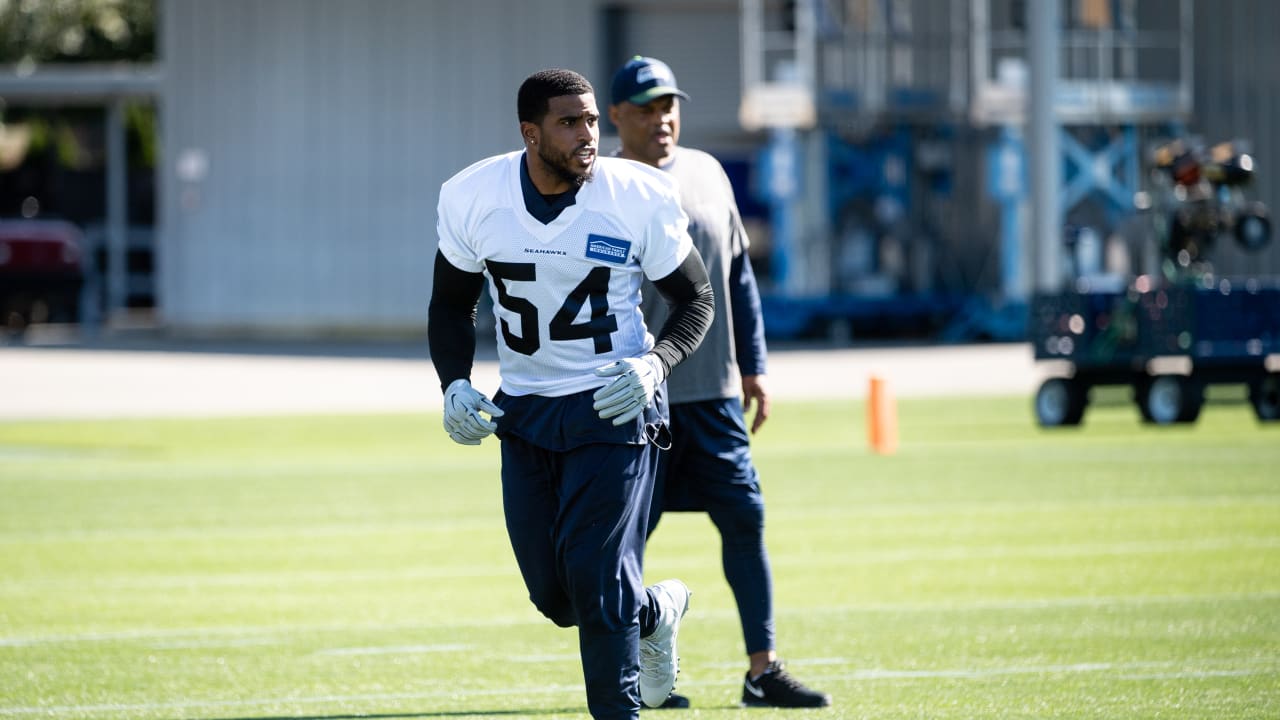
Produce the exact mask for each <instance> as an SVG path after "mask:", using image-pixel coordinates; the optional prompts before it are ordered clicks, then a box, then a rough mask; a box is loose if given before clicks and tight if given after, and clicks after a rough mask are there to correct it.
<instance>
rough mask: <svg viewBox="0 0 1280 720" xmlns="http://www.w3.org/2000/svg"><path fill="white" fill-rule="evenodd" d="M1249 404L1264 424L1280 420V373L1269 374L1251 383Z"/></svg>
mask: <svg viewBox="0 0 1280 720" xmlns="http://www.w3.org/2000/svg"><path fill="white" fill-rule="evenodd" d="M1249 402H1251V403H1253V412H1254V413H1256V414H1257V416H1258V419H1259V420H1261V421H1262V422H1275V421H1277V420H1280V373H1267V374H1266V375H1263V376H1262V377H1261V378H1259V379H1257V380H1254V381H1253V382H1251V383H1249Z"/></svg>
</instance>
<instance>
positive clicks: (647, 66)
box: [609, 55, 689, 105]
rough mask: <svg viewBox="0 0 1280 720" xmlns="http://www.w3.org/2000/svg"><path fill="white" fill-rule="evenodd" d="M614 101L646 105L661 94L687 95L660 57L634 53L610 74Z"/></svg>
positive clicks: (686, 98) (610, 93) (611, 94)
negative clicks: (635, 54) (677, 85)
mask: <svg viewBox="0 0 1280 720" xmlns="http://www.w3.org/2000/svg"><path fill="white" fill-rule="evenodd" d="M609 95H610V97H611V98H612V100H613V104H614V105H617V104H618V103H620V102H622V101H624V100H626V101H629V102H633V103H635V104H636V105H645V104H647V103H649V102H650V101H651V100H654V99H656V98H660V97H662V96H663V95H678V96H680V97H682V98H684V99H685V100H688V99H689V96H688V95H686V94H685V93H683V92H681V90H680V88H678V87H676V76H675V73H672V72H671V68H669V67H667V64H666V63H664V62H662V61H661V60H656V59H654V58H650V57H643V56H641V55H637V56H635V57H634V58H631V60H630V61H629V62H628V63H627V64H626V65H623V66H622V67H620V68H618V72H616V73H614V74H613V84H612V85H611V86H610V88H609Z"/></svg>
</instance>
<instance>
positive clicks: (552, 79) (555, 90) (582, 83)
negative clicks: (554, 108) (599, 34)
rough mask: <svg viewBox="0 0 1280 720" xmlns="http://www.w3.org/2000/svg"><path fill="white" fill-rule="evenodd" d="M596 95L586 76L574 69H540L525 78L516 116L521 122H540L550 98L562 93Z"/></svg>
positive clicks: (517, 101)
mask: <svg viewBox="0 0 1280 720" xmlns="http://www.w3.org/2000/svg"><path fill="white" fill-rule="evenodd" d="M588 94H590V95H595V94H596V91H595V90H594V89H593V88H592V87H591V83H590V82H588V81H587V79H586V78H584V77H582V76H581V75H579V74H578V73H576V72H574V71H572V70H564V69H561V68H551V69H549V70H539V71H538V72H536V73H534V74H532V75H530V76H529V77H527V78H525V81H524V82H523V83H521V85H520V92H519V93H518V94H517V95H516V116H517V117H518V118H519V119H520V122H531V123H534V124H539V123H541V122H542V119H543V118H545V117H546V116H547V110H549V109H550V107H551V104H550V102H549V101H550V100H551V98H553V97H560V96H561V95H588Z"/></svg>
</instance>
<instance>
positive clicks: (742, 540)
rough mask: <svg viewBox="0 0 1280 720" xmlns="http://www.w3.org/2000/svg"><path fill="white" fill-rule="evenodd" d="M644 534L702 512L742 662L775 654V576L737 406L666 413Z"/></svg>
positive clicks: (701, 405)
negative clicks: (669, 519)
mask: <svg viewBox="0 0 1280 720" xmlns="http://www.w3.org/2000/svg"><path fill="white" fill-rule="evenodd" d="M671 438H672V444H671V450H670V451H668V452H664V453H662V456H661V459H660V460H659V462H658V477H657V484H656V489H655V490H654V501H653V509H652V510H651V511H650V513H649V532H650V533H652V532H653V530H654V528H656V527H657V526H658V520H659V519H660V518H661V517H662V513H663V511H664V510H665V511H705V512H706V513H707V514H708V515H709V516H710V517H711V522H712V523H714V524H715V526H716V529H717V530H719V531H720V560H721V563H722V565H723V566H724V577H725V580H727V581H728V583H729V587H730V589H732V590H733V597H734V599H735V600H736V601H737V603H738V615H739V618H740V619H741V622H742V637H743V640H744V641H745V643H746V650H747V654H748V655H750V654H751V653H754V652H760V651H764V650H773V649H775V648H774V623H773V574H772V571H771V569H770V567H769V554H768V552H767V550H766V549H765V544H764V497H763V495H761V493H760V479H759V476H758V475H757V473H756V468H755V465H754V464H753V463H752V462H751V441H750V437H749V436H748V434H747V425H746V421H745V418H744V417H743V413H742V401H741V400H739V399H738V398H725V399H721V400H705V401H701V402H690V403H678V404H672V405H671Z"/></svg>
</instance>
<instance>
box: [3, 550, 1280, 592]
mask: <svg viewBox="0 0 1280 720" xmlns="http://www.w3.org/2000/svg"><path fill="white" fill-rule="evenodd" d="M1277 548H1280V537H1263V538H1215V539H1203V540H1187V541H1160V542H1143V541H1137V542H1119V543H1079V544H1064V545H1018V546H1008V545H998V546H994V547H950V548H945V549H941V550H939V549H937V548H933V547H929V548H916V549H906V550H870V551H853V552H841V553H840V563H841V564H842V565H843V566H845V567H848V566H853V565H863V564H867V565H870V564H877V565H878V564H895V563H901V562H917V561H930V562H936V561H945V562H953V561H963V560H992V559H1002V560H1007V559H1013V558H1075V557H1108V556H1120V555H1159V554H1166V553H1175V552H1176V553H1196V552H1218V551H1221V550H1274V549H1277ZM777 559H779V560H781V559H786V563H787V565H788V566H804V565H806V564H824V565H825V564H829V562H830V559H829V557H827V556H820V557H812V558H811V557H808V556H803V557H802V556H794V557H791V556H788V555H787V554H786V553H778V554H777ZM702 564H703V561H702V560H695V559H688V560H686V561H680V560H669V561H664V562H663V566H664V567H666V568H682V567H695V566H696V567H701V566H702ZM514 573H515V568H514V566H513V565H512V563H509V562H502V563H493V564H485V565H474V564H472V565H468V566H467V567H466V568H457V567H418V568H413V569H402V568H394V569H388V570H338V571H330V570H306V571H297V570H285V571H276V570H270V571H261V572H229V573H218V574H193V575H154V576H144V577H134V576H123V577H112V576H102V577H94V576H92V575H88V576H76V577H61V576H60V577H33V578H12V577H11V578H9V579H8V580H7V581H6V587H5V590H4V591H3V592H0V595H5V594H12V593H15V592H22V591H23V590H26V589H31V590H42V591H43V590H59V589H63V590H84V589H86V588H93V589H98V590H175V589H197V588H222V587H245V588H248V587H272V588H279V587H288V586H292V585H310V584H324V585H332V584H334V583H382V582H402V581H411V580H438V579H449V578H464V577H465V578H479V577H505V576H509V575H514Z"/></svg>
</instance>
